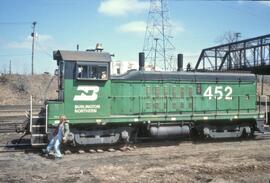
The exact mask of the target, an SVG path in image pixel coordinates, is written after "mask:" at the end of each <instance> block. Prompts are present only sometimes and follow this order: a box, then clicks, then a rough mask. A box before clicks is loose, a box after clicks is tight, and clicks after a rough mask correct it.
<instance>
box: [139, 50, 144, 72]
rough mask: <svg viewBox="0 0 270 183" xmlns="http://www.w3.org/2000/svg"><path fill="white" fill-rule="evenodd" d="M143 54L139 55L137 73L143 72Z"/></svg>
mask: <svg viewBox="0 0 270 183" xmlns="http://www.w3.org/2000/svg"><path fill="white" fill-rule="evenodd" d="M144 59H145V58H144V52H140V53H139V71H144Z"/></svg>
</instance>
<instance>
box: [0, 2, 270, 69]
mask: <svg viewBox="0 0 270 183" xmlns="http://www.w3.org/2000/svg"><path fill="white" fill-rule="evenodd" d="M0 3H1V4H0V67H1V69H0V72H3V71H4V70H5V69H6V70H8V65H9V60H12V70H13V71H14V72H18V73H30V71H31V67H30V66H31V37H30V34H31V31H32V26H31V23H32V22H33V21H37V25H36V32H37V33H38V37H37V44H36V57H35V71H36V72H38V73H43V72H45V71H48V72H51V73H53V71H54V69H55V68H56V63H55V61H53V59H52V52H53V50H57V49H65V50H75V49H76V45H77V44H79V45H80V49H81V50H85V49H89V48H94V47H95V44H96V43H102V44H103V47H104V49H105V51H107V52H111V53H114V54H115V57H114V58H113V59H114V60H123V61H137V57H138V52H140V51H142V48H143V42H144V33H145V26H146V23H147V16H148V9H149V1H144V0H103V1H99V0H39V1H37V0H1V1H0ZM169 8H170V15H171V21H172V22H173V26H174V27H173V33H174V35H173V37H174V38H173V43H174V45H175V47H176V50H177V53H184V55H186V57H185V59H186V60H196V59H197V57H198V55H199V54H200V51H201V49H203V48H206V47H210V46H214V45H217V44H218V43H217V40H218V38H219V37H220V36H221V35H223V34H224V32H227V31H234V32H241V39H245V38H250V37H255V36H260V35H264V34H269V33H270V25H269V19H270V2H266V1H257V2H252V1H247V2H246V1H226V2H224V1H223V2H221V1H180V0H169Z"/></svg>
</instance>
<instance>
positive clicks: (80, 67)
mask: <svg viewBox="0 0 270 183" xmlns="http://www.w3.org/2000/svg"><path fill="white" fill-rule="evenodd" d="M77 79H81V80H108V64H106V63H104V64H92V63H91V64H81V63H79V64H77Z"/></svg>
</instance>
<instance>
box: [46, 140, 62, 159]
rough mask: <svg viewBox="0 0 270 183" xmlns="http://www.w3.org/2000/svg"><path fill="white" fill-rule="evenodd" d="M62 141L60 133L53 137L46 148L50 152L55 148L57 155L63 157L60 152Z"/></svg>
mask: <svg viewBox="0 0 270 183" xmlns="http://www.w3.org/2000/svg"><path fill="white" fill-rule="evenodd" d="M61 141H62V137H61V138H59V137H58V135H57V136H55V137H53V138H52V139H51V141H50V143H49V144H48V146H47V148H46V149H47V152H50V151H51V150H52V149H53V148H54V151H55V157H57V158H61V157H62V154H61V152H60V145H61Z"/></svg>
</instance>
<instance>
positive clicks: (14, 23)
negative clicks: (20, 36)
mask: <svg viewBox="0 0 270 183" xmlns="http://www.w3.org/2000/svg"><path fill="white" fill-rule="evenodd" d="M31 23H32V22H0V25H29V24H31Z"/></svg>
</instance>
